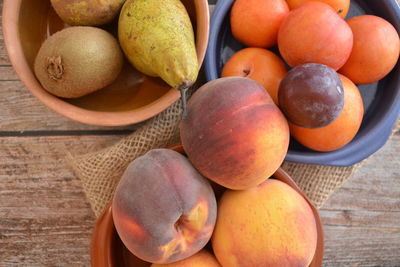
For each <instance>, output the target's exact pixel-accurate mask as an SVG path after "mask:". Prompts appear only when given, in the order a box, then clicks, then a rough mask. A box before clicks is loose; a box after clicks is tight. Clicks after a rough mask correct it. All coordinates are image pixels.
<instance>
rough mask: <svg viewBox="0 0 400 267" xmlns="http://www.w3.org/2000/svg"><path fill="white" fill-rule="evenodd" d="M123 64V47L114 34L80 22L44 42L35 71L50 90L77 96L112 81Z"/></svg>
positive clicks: (57, 93)
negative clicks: (82, 24) (76, 25)
mask: <svg viewBox="0 0 400 267" xmlns="http://www.w3.org/2000/svg"><path fill="white" fill-rule="evenodd" d="M122 65H123V54H122V51H121V49H120V47H119V44H118V42H117V40H116V39H115V38H114V37H113V36H112V35H111V34H109V33H108V32H106V31H104V30H102V29H99V28H95V27H84V26H78V27H70V28H66V29H64V30H62V31H59V32H57V33H55V34H54V35H52V36H50V37H49V38H48V39H47V40H46V41H45V42H44V43H43V44H42V46H41V48H40V50H39V52H38V54H37V56H36V59H35V63H34V71H35V75H36V77H37V78H38V80H39V81H40V83H41V84H42V86H43V87H44V88H45V89H46V90H47V91H48V92H50V93H52V94H54V95H56V96H59V97H64V98H77V97H81V96H84V95H87V94H89V93H92V92H94V91H97V90H100V89H102V88H103V87H105V86H107V85H109V84H111V83H112V82H113V81H114V80H115V79H116V78H117V76H118V74H119V73H120V72H121V69H122Z"/></svg>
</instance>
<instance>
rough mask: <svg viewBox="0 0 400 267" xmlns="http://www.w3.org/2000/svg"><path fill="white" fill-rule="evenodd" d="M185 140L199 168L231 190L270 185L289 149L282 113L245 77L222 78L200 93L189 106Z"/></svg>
mask: <svg viewBox="0 0 400 267" xmlns="http://www.w3.org/2000/svg"><path fill="white" fill-rule="evenodd" d="M180 136H181V142H182V145H183V148H184V150H185V152H186V154H187V155H188V158H189V160H190V161H191V162H192V164H193V166H194V167H195V168H196V169H197V170H198V171H199V172H200V173H201V174H203V175H204V176H205V177H207V178H209V179H210V180H212V181H214V182H216V183H218V184H220V185H222V186H225V187H227V188H231V189H246V188H249V187H252V186H255V185H258V184H260V183H261V182H263V181H264V180H266V179H267V178H268V177H269V176H271V175H272V174H273V173H274V172H275V171H276V170H277V169H278V168H279V166H280V165H281V163H282V161H283V159H284V157H285V155H286V152H287V149H288V144H289V128H288V123H287V121H286V118H285V117H284V115H283V114H282V112H281V111H280V109H279V108H278V107H277V106H276V105H275V104H274V102H273V101H272V98H271V97H270V96H269V95H268V93H267V92H266V91H265V89H264V88H263V87H262V86H261V85H260V84H259V83H257V82H255V81H253V80H251V79H249V78H243V77H226V78H220V79H217V80H214V81H211V82H208V83H206V84H205V85H203V86H202V87H201V88H199V89H198V90H197V91H196V92H195V93H194V94H193V96H192V97H191V98H190V100H189V102H188V107H187V118H186V119H185V120H182V121H181V123H180Z"/></svg>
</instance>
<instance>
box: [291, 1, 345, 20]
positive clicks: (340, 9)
mask: <svg viewBox="0 0 400 267" xmlns="http://www.w3.org/2000/svg"><path fill="white" fill-rule="evenodd" d="M309 1H319V2H323V3H325V4H328V5H330V6H331V7H332V8H333V9H334V10H335V11H336V13H337V14H338V15H339V16H340V17H341V18H343V19H344V18H345V17H346V15H347V12H348V11H349V8H350V0H286V2H287V3H288V5H289V7H290V9H294V8H297V7H299V6H300V5H301V4H303V3H305V2H309Z"/></svg>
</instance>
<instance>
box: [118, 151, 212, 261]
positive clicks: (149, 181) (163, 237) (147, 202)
mask: <svg viewBox="0 0 400 267" xmlns="http://www.w3.org/2000/svg"><path fill="white" fill-rule="evenodd" d="M216 212H217V210H216V200H215V195H214V192H213V189H212V187H211V185H210V183H209V182H208V181H207V180H206V179H205V178H204V177H202V176H201V175H200V174H199V173H198V172H197V171H196V170H195V169H194V168H193V166H192V165H191V164H190V162H189V161H188V159H187V158H186V157H184V156H183V155H181V154H180V153H178V152H175V151H173V150H169V149H153V150H150V151H149V152H147V153H146V154H145V155H143V156H141V157H139V158H137V159H135V160H134V161H133V162H132V163H131V164H130V165H129V166H128V168H127V169H126V171H125V173H124V174H123V176H122V178H121V180H120V182H119V183H118V186H117V188H116V191H115V195H114V198H113V202H112V213H113V219H114V224H115V228H116V230H117V232H118V235H119V236H120V238H121V240H122V242H123V243H124V245H125V246H126V247H127V248H128V249H129V250H130V251H131V252H132V253H133V254H134V255H135V256H137V257H138V258H140V259H142V260H144V261H148V262H152V263H163V264H164V263H171V262H174V261H179V260H182V259H184V258H187V257H190V256H191V255H193V254H195V253H197V252H198V251H200V250H201V249H202V248H203V247H204V246H205V245H206V244H207V242H208V241H209V239H210V237H211V234H212V232H213V229H214V224H215V220H216Z"/></svg>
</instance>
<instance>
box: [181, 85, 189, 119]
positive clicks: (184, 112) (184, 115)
mask: <svg viewBox="0 0 400 267" xmlns="http://www.w3.org/2000/svg"><path fill="white" fill-rule="evenodd" d="M187 89H188V88H181V89H179V91H180V92H181V102H182V120H186V118H187V108H186V91H187Z"/></svg>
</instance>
